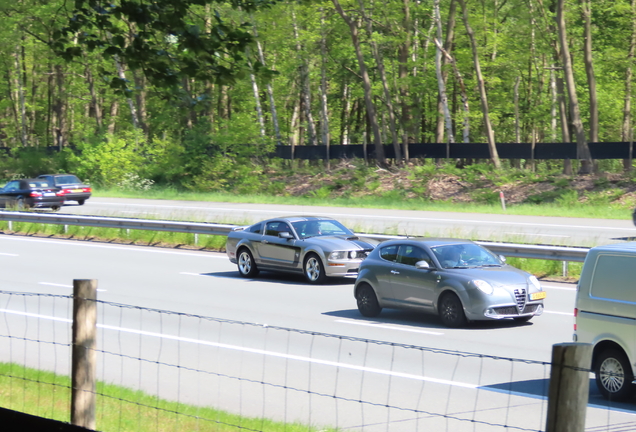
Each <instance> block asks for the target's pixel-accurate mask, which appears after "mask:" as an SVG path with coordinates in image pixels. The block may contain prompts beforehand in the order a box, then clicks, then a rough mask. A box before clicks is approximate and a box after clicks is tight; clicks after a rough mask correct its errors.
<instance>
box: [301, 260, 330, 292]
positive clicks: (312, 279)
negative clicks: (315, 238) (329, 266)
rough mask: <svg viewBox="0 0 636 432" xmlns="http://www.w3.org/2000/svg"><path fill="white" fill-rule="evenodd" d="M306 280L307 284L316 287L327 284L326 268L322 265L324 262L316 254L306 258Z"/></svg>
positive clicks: (304, 267)
mask: <svg viewBox="0 0 636 432" xmlns="http://www.w3.org/2000/svg"><path fill="white" fill-rule="evenodd" d="M303 269H304V273H305V279H307V282H309V283H311V284H315V285H320V284H323V283H325V280H326V279H327V275H326V274H325V267H324V266H323V265H322V261H320V258H319V257H318V255H316V254H313V253H312V254H309V255H308V256H307V258H305V265H304V266H303Z"/></svg>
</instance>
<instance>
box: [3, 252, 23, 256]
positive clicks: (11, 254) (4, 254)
mask: <svg viewBox="0 0 636 432" xmlns="http://www.w3.org/2000/svg"><path fill="white" fill-rule="evenodd" d="M0 255H2V256H20V255H18V254H14V253H2V252H0Z"/></svg>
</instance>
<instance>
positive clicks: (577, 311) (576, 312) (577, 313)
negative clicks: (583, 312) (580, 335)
mask: <svg viewBox="0 0 636 432" xmlns="http://www.w3.org/2000/svg"><path fill="white" fill-rule="evenodd" d="M578 315H579V310H578V308H574V331H576V317H577V316H578Z"/></svg>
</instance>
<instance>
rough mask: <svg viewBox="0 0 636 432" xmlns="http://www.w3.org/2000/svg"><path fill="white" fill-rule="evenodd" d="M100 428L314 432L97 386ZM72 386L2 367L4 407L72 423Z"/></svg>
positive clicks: (18, 368)
mask: <svg viewBox="0 0 636 432" xmlns="http://www.w3.org/2000/svg"><path fill="white" fill-rule="evenodd" d="M97 394H98V396H97V403H96V428H97V430H100V431H104V432H107V431H117V432H126V431H131V432H138V431H156V432H163V431H215V432H238V431H244V430H258V431H264V432H300V431H302V432H313V431H318V430H320V431H325V432H328V431H332V430H333V429H324V428H320V429H317V428H313V427H308V426H307V425H301V424H297V423H282V422H274V421H270V420H266V419H258V418H246V417H241V416H238V415H233V414H229V413H226V412H223V411H219V410H215V409H211V408H205V407H197V406H192V405H185V404H182V403H178V402H174V401H167V400H163V399H159V398H156V397H154V396H151V395H148V394H145V393H143V392H140V391H134V390H130V389H127V388H124V387H120V386H116V385H111V384H105V383H103V382H98V384H97ZM70 405H71V382H70V378H69V377H67V376H61V375H57V374H54V373H51V372H46V371H41V370H36V369H31V368H25V367H22V366H19V365H16V364H11V363H0V406H2V407H4V408H8V409H12V410H14V411H20V412H24V413H27V414H31V415H35V416H39V417H44V418H49V419H53V420H58V421H63V422H70V418H71V414H70Z"/></svg>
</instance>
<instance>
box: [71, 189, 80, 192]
mask: <svg viewBox="0 0 636 432" xmlns="http://www.w3.org/2000/svg"><path fill="white" fill-rule="evenodd" d="M72 192H82V189H73V190H72Z"/></svg>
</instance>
